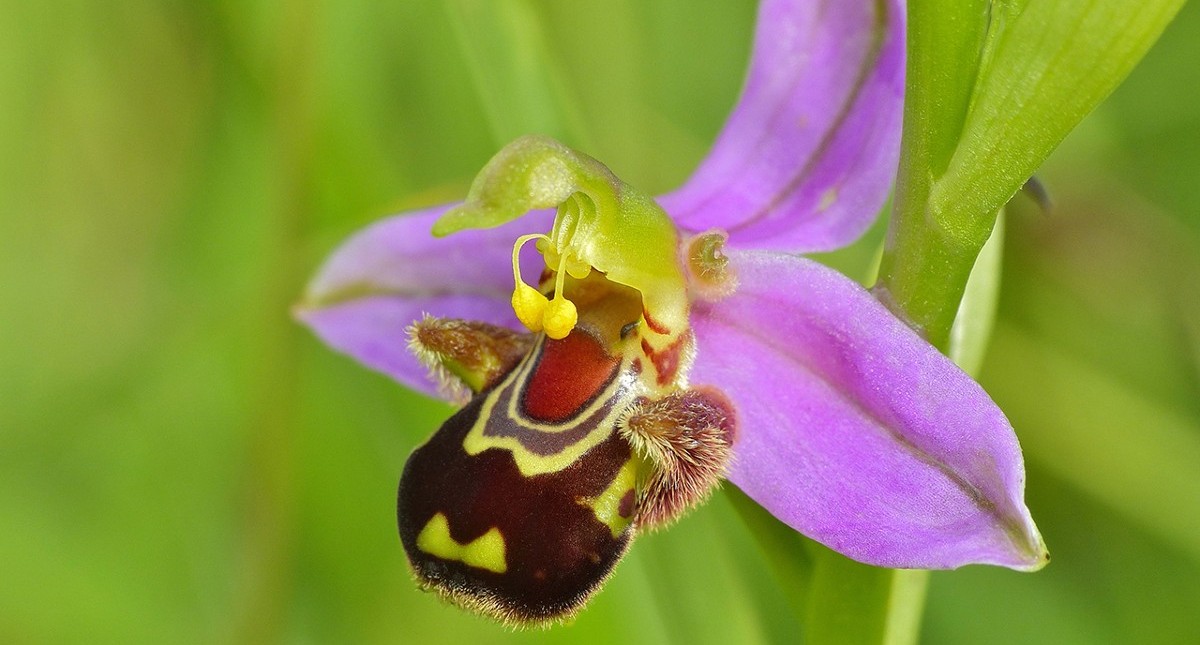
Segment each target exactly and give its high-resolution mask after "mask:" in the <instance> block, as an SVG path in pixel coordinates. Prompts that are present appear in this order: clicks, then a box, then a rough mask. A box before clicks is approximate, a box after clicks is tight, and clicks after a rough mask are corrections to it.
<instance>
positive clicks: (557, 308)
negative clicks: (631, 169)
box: [433, 136, 692, 387]
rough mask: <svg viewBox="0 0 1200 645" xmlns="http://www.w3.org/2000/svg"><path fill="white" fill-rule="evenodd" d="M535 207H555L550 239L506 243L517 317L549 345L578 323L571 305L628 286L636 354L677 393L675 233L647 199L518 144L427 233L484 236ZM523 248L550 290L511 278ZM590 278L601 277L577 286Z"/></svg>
mask: <svg viewBox="0 0 1200 645" xmlns="http://www.w3.org/2000/svg"><path fill="white" fill-rule="evenodd" d="M545 208H556V209H557V212H556V216H555V219H554V225H553V227H552V229H551V230H550V233H549V234H543V233H532V234H529V235H522V236H520V237H518V238H517V240H516V241H515V243H514V244H513V252H512V265H513V287H514V288H513V294H512V299H511V302H512V307H513V311H514V313H516V315H517V318H518V319H519V320H520V321H521V323H522V324H523V325H525V327H527V328H528V329H529V330H531V331H533V332H535V333H536V332H544V333H545V334H546V336H547V337H549V338H551V339H554V340H559V339H562V338H565V337H566V336H567V335H568V334H570V333H571V331H572V330H573V329H574V328H575V327H576V325H578V324H579V319H580V315H581V314H580V311H579V309H578V308H577V306H578V307H590V306H591V304H590V302H591V299H593V298H592V295H594V292H595V291H596V290H597V289H598V290H599V291H606V290H608V289H610V288H612V287H614V286H615V285H621V286H624V287H630V288H632V289H633V290H635V291H636V292H637V293H638V294H640V296H641V298H640V300H641V305H642V312H641V313H642V315H641V318H640V320H635V321H633V322H634V323H635V325H636V327H637V329H638V339H639V341H640V345H641V347H642V351H643V352H644V353H645V354H646V355H647V356H648V357H649V358H650V359H651V360H655V361H657V362H658V363H662V364H663V365H664V370H662V375H664V376H665V378H664V382H663V383H662V386H663V387H680V386H682V385H683V384H684V382H685V374H686V372H687V369H686V367H687V364H688V362H689V361H688V360H687V357H688V356H690V347H691V345H692V342H691V332H690V325H689V323H688V309H689V306H690V302H689V291H688V285H687V280H686V278H685V275H684V271H685V267H684V266H683V263H682V261H681V258H680V255H679V236H678V234H677V232H676V230H675V225H674V224H673V223H672V222H671V219H670V218H669V217H668V216H667V214H666V213H665V212H664V211H663V210H662V208H660V207H659V206H658V204H656V203H655V202H654V200H653V199H651V198H650V197H648V196H646V195H645V194H643V193H641V192H640V191H638V190H637V189H635V188H633V187H631V186H629V185H628V184H625V183H624V182H622V181H621V180H620V179H618V178H617V177H616V176H615V175H613V173H612V171H610V170H609V169H608V168H606V167H605V166H604V165H603V164H601V163H600V162H598V161H596V160H595V159H592V158H591V157H588V156H587V155H584V154H581V153H578V152H575V151H574V150H571V149H570V148H567V147H566V146H564V145H562V144H560V143H558V142H557V141H554V140H552V139H547V138H545V137H535V136H530V137H523V138H521V139H518V140H517V141H514V142H513V143H512V144H509V145H508V146H507V147H505V148H504V149H503V150H501V151H500V152H499V153H497V154H496V156H495V157H493V158H492V160H491V161H489V162H488V164H487V166H485V167H484V169H483V171H481V172H480V173H479V176H478V177H476V179H475V182H474V183H473V184H472V185H471V190H470V192H469V193H468V195H467V200H466V202H465V203H463V204H462V205H461V206H459V207H457V208H454V209H451V210H449V211H447V212H446V213H445V214H444V215H443V216H442V217H441V218H440V219H439V220H438V221H437V222H436V223H435V224H434V228H433V234H434V235H437V236H442V235H448V234H451V233H454V232H455V231H460V230H463V229H469V228H490V227H493V226H498V225H500V224H503V223H505V222H508V221H511V220H513V219H516V218H517V217H520V216H521V215H523V214H525V213H527V212H529V211H531V210H538V209H545ZM531 240H536V243H537V248H538V251H539V252H540V253H541V254H542V256H543V257H544V258H545V262H546V266H547V268H549V269H550V270H551V271H552V272H553V274H554V283H553V286H552V290H548V289H547V287H548V286H550V285H548V284H541V283H538V284H535V285H531V284H529V283H527V282H525V280H524V279H523V278H522V277H521V269H520V253H521V248H522V247H523V246H524V245H525V244H526V243H527V242H529V241H531ZM593 270H595V271H596V272H597V273H599V274H601V279H588V280H585V278H588V277H589V274H591V273H592V271H593ZM568 278H571V280H568ZM606 285H607V286H606ZM564 289H566V290H567V291H569V292H570V295H571V298H570V299H568V298H567V294H566V293H564ZM547 293H548V294H549V296H547ZM589 294H592V295H589ZM585 318H586V316H585ZM656 357H657V358H656ZM663 357H668V358H663ZM669 357H678V358H669Z"/></svg>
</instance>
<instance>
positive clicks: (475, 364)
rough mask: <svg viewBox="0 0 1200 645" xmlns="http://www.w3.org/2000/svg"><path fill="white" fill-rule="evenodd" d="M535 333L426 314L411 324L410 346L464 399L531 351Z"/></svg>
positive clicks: (444, 387)
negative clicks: (469, 392)
mask: <svg viewBox="0 0 1200 645" xmlns="http://www.w3.org/2000/svg"><path fill="white" fill-rule="evenodd" d="M532 345H533V335H532V334H524V333H518V332H515V331H513V330H511V329H508V328H505V327H498V326H496V325H489V324H487V323H481V322H474V321H470V320H458V319H453V318H434V317H433V316H428V315H427V316H425V317H424V318H422V319H421V320H418V321H417V322H415V323H413V324H412V326H411V327H409V328H408V346H409V349H411V350H412V352H413V353H414V354H415V355H416V356H417V358H418V359H420V361H421V362H422V363H424V364H425V365H426V366H427V367H429V369H430V372H431V373H432V374H433V376H434V378H435V379H436V380H437V382H438V383H439V384H441V386H442V390H443V391H445V392H446V393H447V394H450V395H452V398H453V399H456V400H465V399H466V398H467V397H466V393H465V392H463V386H466V388H468V389H469V390H470V391H472V392H481V391H483V390H486V389H487V388H489V387H491V386H492V385H493V384H494V383H495V382H496V379H498V378H500V377H501V376H502V375H504V374H507V373H508V371H509V370H511V369H512V368H513V366H514V365H516V364H517V363H518V362H520V360H521V359H522V358H523V357H524V356H525V354H527V353H528V352H529V348H530V347H531V346H532Z"/></svg>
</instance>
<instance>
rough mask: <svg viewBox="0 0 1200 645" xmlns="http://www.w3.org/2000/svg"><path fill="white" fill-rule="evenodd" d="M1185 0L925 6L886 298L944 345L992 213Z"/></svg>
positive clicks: (975, 0)
mask: <svg viewBox="0 0 1200 645" xmlns="http://www.w3.org/2000/svg"><path fill="white" fill-rule="evenodd" d="M1182 4H1183V3H1182V0H1138V1H1133V0H1010V1H1008V2H1003V1H999V0H998V1H996V2H992V3H987V2H984V1H983V0H971V1H964V0H914V1H913V2H911V3H910V5H909V61H908V80H907V104H906V106H905V116H904V126H905V131H904V143H903V151H902V156H901V167H900V174H899V177H898V179H897V186H896V201H895V209H894V217H893V220H892V225H891V229H890V231H889V246H888V249H887V251H886V252H885V254H884V258H883V263H882V267H881V282H880V286H879V288H878V292H879V293H880V295H881V297H882V298H883V299H884V300H885V302H887V303H888V304H889V305H890V306H892V307H893V309H895V310H897V311H898V312H899V313H902V314H903V315H905V316H907V317H908V319H909V320H910V322H911V323H912V324H913V325H914V326H915V327H917V328H918V329H919V330H921V331H922V332H923V333H924V334H925V335H926V336H927V337H928V338H929V339H930V341H931V342H933V343H934V344H935V345H937V346H938V347H941V348H943V349H944V348H945V347H946V346H947V342H948V337H949V333H950V327H951V324H952V323H953V320H954V316H955V313H956V312H957V310H958V301H959V299H960V298H961V296H962V294H963V290H964V289H965V287H966V282H967V277H968V276H969V274H970V271H971V267H972V265H973V264H974V262H975V258H976V256H977V255H978V253H979V250H980V248H981V247H982V246H983V244H984V242H985V241H986V240H987V238H988V236H989V234H990V233H991V230H992V225H993V224H994V222H995V213H996V212H998V211H999V209H1000V208H1001V207H1002V206H1003V205H1004V204H1005V202H1007V201H1008V199H1009V198H1010V197H1012V195H1013V194H1014V193H1015V192H1016V191H1017V190H1018V189H1019V188H1020V187H1021V185H1022V184H1023V183H1024V182H1025V180H1026V179H1028V178H1029V177H1030V176H1031V175H1032V174H1033V172H1034V171H1035V170H1036V169H1037V168H1038V166H1040V165H1041V163H1042V161H1043V160H1045V158H1046V157H1047V156H1048V155H1049V154H1050V152H1051V151H1052V150H1054V148H1055V147H1056V146H1057V145H1058V144H1059V142H1061V141H1062V140H1063V138H1064V137H1065V136H1066V135H1067V133H1068V132H1070V131H1071V129H1073V128H1074V127H1075V125H1076V124H1078V123H1079V121H1080V120H1082V119H1083V117H1084V116H1086V115H1087V114H1088V113H1089V112H1090V111H1091V110H1092V109H1093V108H1094V107H1095V106H1096V105H1097V104H1098V103H1099V102H1100V101H1101V100H1103V99H1104V97H1106V96H1108V94H1109V93H1110V92H1112V90H1113V89H1114V88H1115V87H1116V86H1117V84H1118V83H1120V82H1121V80H1122V79H1124V78H1125V76H1126V75H1127V74H1128V73H1129V71H1130V70H1131V69H1133V66H1134V65H1135V64H1136V63H1137V62H1138V60H1140V59H1141V58H1142V56H1143V55H1144V54H1145V53H1146V51H1147V50H1148V49H1149V48H1150V45H1152V44H1153V43H1154V41H1155V40H1156V39H1157V38H1158V36H1159V34H1160V33H1161V32H1162V30H1163V29H1164V28H1165V27H1166V25H1167V23H1168V22H1170V20H1171V18H1172V17H1173V16H1174V15H1175V13H1176V12H1177V11H1178V10H1179V8H1180V7H1181V6H1182Z"/></svg>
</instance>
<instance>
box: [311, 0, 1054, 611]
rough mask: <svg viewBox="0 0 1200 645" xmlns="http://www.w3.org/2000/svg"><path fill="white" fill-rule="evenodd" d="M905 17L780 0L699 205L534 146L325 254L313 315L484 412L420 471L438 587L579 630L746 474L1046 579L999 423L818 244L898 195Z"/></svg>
mask: <svg viewBox="0 0 1200 645" xmlns="http://www.w3.org/2000/svg"><path fill="white" fill-rule="evenodd" d="M904 30H905V24H904V6H903V3H902V2H900V1H899V0H891V1H888V2H872V1H865V0H864V1H854V2H812V1H809V0H765V1H764V2H763V3H762V5H761V7H760V14H759V20H758V23H757V30H756V35H755V44H754V50H753V54H752V57H751V65H750V70H749V75H748V77H747V79H746V81H745V84H744V87H743V90H742V94H741V97H740V99H739V102H738V104H737V106H736V107H735V109H734V111H733V113H732V115H731V116H730V118H729V119H728V121H727V123H726V124H725V126H724V128H723V130H722V131H721V133H720V135H719V136H718V138H717V140H716V143H715V144H714V146H713V148H712V150H711V151H710V153H709V155H708V156H707V157H706V158H705V159H704V161H703V162H702V163H701V164H700V166H699V168H698V169H697V170H696V171H695V173H694V174H693V175H692V177H691V179H690V180H688V181H687V182H686V183H685V184H684V185H683V186H682V187H681V188H679V189H678V190H676V191H674V192H672V193H670V194H667V195H663V196H661V197H659V198H657V199H651V198H649V197H648V196H645V195H644V194H642V193H641V192H639V191H638V190H636V189H635V188H633V187H631V186H629V185H627V184H625V183H624V182H623V181H621V180H620V179H618V178H616V177H615V176H614V175H613V174H612V173H611V172H610V171H609V170H608V169H607V168H605V167H604V166H603V165H601V164H600V163H599V162H597V161H596V160H594V159H592V158H590V157H588V156H586V155H584V154H582V153H579V152H576V151H574V150H571V149H569V148H567V147H566V146H563V145H562V144H559V143H557V142H555V141H553V140H550V139H548V138H545V137H538V136H530V137H525V138H522V139H520V140H518V141H516V142H514V143H513V144H510V145H509V146H508V147H506V148H504V149H503V150H502V151H500V153H499V154H497V155H496V157H495V158H493V159H492V161H491V162H489V163H488V165H487V166H486V167H485V168H484V169H483V171H482V172H481V173H480V175H479V176H478V178H477V179H476V181H475V182H474V184H473V185H472V187H471V190H470V192H469V194H468V195H467V199H466V200H465V201H464V202H462V203H459V204H450V205H446V206H439V207H434V208H428V209H425V210H421V211H417V212H412V213H405V214H401V215H398V216H395V217H392V218H389V219H386V220H383V221H381V222H379V223H377V224H375V225H373V226H371V227H369V228H367V229H366V230H364V231H362V232H360V233H359V234H357V235H355V236H354V237H352V238H351V239H350V240H349V241H348V242H346V243H345V244H344V245H343V246H342V247H341V248H339V249H338V250H337V251H336V252H335V253H334V254H333V256H332V257H331V258H330V259H329V260H328V261H327V262H326V264H325V265H324V267H323V268H322V269H321V270H320V272H319V273H318V274H317V276H316V277H315V279H314V280H313V281H312V282H311V284H310V285H309V287H308V290H307V293H306V295H305V299H304V301H303V303H302V304H301V305H300V306H299V307H298V308H297V316H298V317H299V319H300V320H302V321H303V322H304V323H305V324H307V325H308V326H309V327H310V328H311V329H312V330H313V331H314V332H315V333H316V334H317V335H318V336H319V337H320V338H321V339H323V340H324V341H325V342H326V343H328V344H329V345H330V346H331V347H333V348H335V349H336V350H338V351H341V352H344V353H345V354H348V355H349V356H351V357H353V358H354V359H356V360H358V361H360V362H361V363H363V364H364V365H366V366H368V367H370V368H373V369H375V370H378V371H380V372H383V373H384V374H386V375H388V376H390V377H392V378H394V379H395V380H397V381H399V382H400V383H402V384H403V385H405V386H407V387H411V388H414V389H416V390H419V391H422V392H425V393H428V394H431V395H435V396H438V395H440V396H448V397H450V398H457V399H458V400H459V401H462V402H465V405H464V406H463V407H462V408H461V409H460V410H459V412H457V413H456V414H455V415H454V416H453V417H452V418H451V419H450V420H449V421H447V422H446V424H445V425H444V426H443V427H442V429H440V430H439V431H438V432H437V433H435V434H434V436H433V437H432V438H431V439H430V440H429V442H427V443H426V444H424V445H423V446H421V447H419V448H418V449H417V450H416V451H415V452H414V454H413V455H412V457H410V459H409V461H408V464H407V466H406V467H405V471H404V474H403V476H402V479H401V486H400V495H399V504H398V514H399V518H400V532H401V538H402V541H403V543H404V547H405V549H406V551H407V552H408V555H409V559H410V562H411V563H412V565H413V569H414V572H415V574H416V576H417V579H418V581H419V582H420V583H421V584H422V585H423V586H425V587H426V588H429V589H433V590H435V591H437V592H439V593H442V594H443V595H444V596H446V597H448V598H450V599H451V600H453V601H455V602H457V603H459V604H461V605H464V606H467V607H470V608H474V609H477V610H480V611H483V612H484V613H487V614H490V615H492V616H495V617H497V618H499V619H501V620H506V621H510V622H516V623H540V622H546V621H552V620H556V619H561V618H563V617H565V616H569V615H571V614H572V613H573V612H575V611H576V610H577V609H578V608H579V607H580V606H581V605H582V604H583V603H584V602H585V601H586V599H587V598H588V597H589V596H590V595H591V594H592V593H593V592H594V591H595V590H596V589H597V588H598V587H599V586H600V584H602V582H603V581H604V579H605V578H606V577H607V576H608V575H609V573H610V572H611V570H612V568H613V566H614V565H615V563H616V562H617V561H618V560H619V559H620V557H621V555H622V554H623V553H624V552H625V549H626V548H627V547H628V545H629V542H630V540H631V539H632V538H633V537H634V536H635V535H636V534H637V532H639V531H643V530H648V529H653V528H656V527H659V526H662V525H665V524H667V523H669V522H671V521H673V520H674V519H676V518H678V517H679V516H680V514H681V513H683V512H684V511H685V510H686V509H688V508H690V507H692V506H694V505H695V504H697V503H699V502H700V501H702V500H703V499H704V498H705V497H706V496H707V495H708V494H709V492H710V491H711V490H712V488H713V486H714V485H715V484H716V483H717V481H718V480H719V479H720V478H722V477H725V478H728V480H729V481H731V482H732V483H733V484H735V485H736V486H738V487H739V488H741V489H742V490H743V491H745V493H746V494H747V495H749V496H750V497H751V498H753V499H754V500H756V501H757V502H758V503H759V504H761V505H762V506H763V507H765V508H766V509H768V510H769V511H770V512H771V513H773V514H774V515H775V516H776V517H777V518H779V519H780V520H782V521H783V522H785V523H787V524H788V525H790V526H792V527H793V528H795V529H796V530H797V531H800V532H801V533H803V534H805V535H807V536H809V537H810V538H812V539H815V540H817V541H819V542H821V543H823V544H825V545H827V546H829V547H830V548H832V549H834V550H836V551H838V552H840V553H843V554H845V555H847V556H849V557H851V558H854V559H856V560H860V561H862V562H866V563H869V564H874V565H879V566H886V567H903V568H930V569H944V568H954V567H959V566H962V565H965V564H971V563H984V564H994V565H1000V566H1005V567H1010V568H1014V569H1020V570H1032V569H1036V568H1039V567H1040V566H1042V565H1043V564H1044V563H1045V561H1046V550H1045V547H1044V545H1043V543H1042V540H1041V537H1040V535H1039V534H1038V531H1037V528H1036V527H1035V525H1034V523H1033V521H1032V519H1031V517H1030V514H1029V511H1028V509H1027V508H1026V506H1025V503H1024V501H1023V496H1024V466H1023V463H1022V458H1021V452H1020V448H1019V446H1018V444H1017V440H1016V437H1015V435H1014V433H1013V429H1012V427H1011V426H1010V424H1009V423H1008V421H1007V420H1006V418H1005V416H1004V415H1003V413H1002V412H1001V411H1000V409H999V408H998V407H997V406H996V405H995V403H993V402H992V400H991V399H990V398H989V397H988V395H987V394H986V393H985V392H984V391H983V389H982V388H981V387H980V386H979V385H978V384H976V383H975V382H974V381H973V380H972V379H971V378H970V377H969V376H967V375H966V374H965V373H964V372H962V371H961V370H960V369H959V368H958V367H956V366H955V365H954V364H953V363H952V362H951V361H950V360H948V359H947V358H946V357H945V356H943V355H942V354H941V353H939V352H938V350H937V349H935V348H934V347H933V346H931V345H930V344H929V343H927V342H926V341H925V340H923V339H922V338H921V336H920V335H919V334H918V333H916V332H915V331H913V330H912V329H910V328H909V327H908V326H907V325H906V324H905V323H904V322H903V321H901V320H900V319H898V318H897V317H896V316H895V315H894V314H893V313H891V312H890V311H889V310H888V309H887V308H885V307H884V306H883V305H882V304H880V303H879V302H878V301H877V300H876V299H874V298H873V297H872V295H871V294H870V293H869V292H868V291H866V290H865V289H863V288H862V287H860V286H859V285H858V284H856V283H855V282H854V281H852V280H850V279H849V278H847V277H845V276H843V275H841V274H839V273H837V272H836V271H834V270H832V269H829V268H826V267H824V266H822V265H821V264H818V263H816V262H814V261H812V260H808V259H805V258H803V257H801V256H800V255H799V254H800V253H804V252H814V251H826V250H831V249H835V248H838V247H841V246H844V245H846V244H848V243H850V242H851V241H853V240H855V239H856V238H858V237H859V236H860V235H861V234H862V233H863V232H864V231H865V229H866V228H867V227H868V226H869V225H870V224H871V222H872V221H873V220H874V219H875V217H876V215H877V213H878V211H879V210H880V208H881V207H882V205H883V203H884V201H885V199H886V197H887V192H888V189H889V186H890V184H891V181H892V179H893V177H894V175H895V171H896V166H897V160H898V155H899V139H900V125H901V113H902V104H903V90H904V33H905V32H904ZM527 242H534V244H526V243H527ZM535 247H536V248H535ZM510 269H511V270H512V272H511V273H510V272H509V270H510ZM526 278H531V279H532V280H533V284H529V283H527V282H526V281H525V280H526ZM431 368H432V370H433V372H434V373H435V377H436V378H433V379H430V378H429V375H430V370H431Z"/></svg>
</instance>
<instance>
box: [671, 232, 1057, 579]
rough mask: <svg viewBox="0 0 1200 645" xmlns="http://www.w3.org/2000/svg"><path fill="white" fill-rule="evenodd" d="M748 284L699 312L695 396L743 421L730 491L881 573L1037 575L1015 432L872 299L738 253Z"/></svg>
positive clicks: (781, 259) (960, 375) (791, 261)
mask: <svg viewBox="0 0 1200 645" xmlns="http://www.w3.org/2000/svg"><path fill="white" fill-rule="evenodd" d="M731 266H733V267H734V268H735V270H736V272H737V274H738V277H739V280H740V283H741V286H740V288H739V289H738V291H737V292H736V293H735V294H734V295H733V296H731V297H729V298H726V299H724V300H721V301H718V302H716V303H707V304H704V303H698V304H697V305H696V307H695V309H694V316H693V325H694V329H695V332H696V343H697V348H696V350H697V351H696V356H697V358H696V364H695V367H694V368H693V371H692V378H691V380H692V382H693V383H695V384H713V385H717V386H718V387H720V388H721V389H722V390H723V391H724V392H725V393H726V394H727V395H728V396H729V397H730V398H731V399H732V400H733V402H734V404H735V406H736V407H737V409H738V414H739V428H740V429H741V431H740V432H739V439H738V443H737V444H735V446H734V454H735V463H734V465H733V468H732V472H731V473H730V480H731V481H733V482H734V483H735V484H737V485H738V487H740V488H741V489H742V490H743V491H745V492H746V493H747V494H748V495H750V497H752V498H753V499H754V500H756V501H757V502H758V503H759V504H762V505H763V506H764V507H765V508H766V509H767V510H769V511H770V512H771V513H772V514H773V515H775V516H776V517H778V518H779V519H780V520H782V521H784V522H785V523H787V524H788V525H790V526H792V527H793V528H795V529H796V530H798V531H800V532H802V533H804V534H805V535H807V536H809V537H811V538H813V539H815V540H817V541H819V542H821V543H823V544H825V545H827V546H829V547H830V548H832V549H834V550H835V551H838V552H840V553H843V554H845V555H847V556H849V557H851V558H854V559H856V560H860V561H863V562H866V563H869V564H875V565H879V566H887V567H899V568H927V569H947V568H954V567H958V566H962V565H965V564H972V563H979V564H996V565H1001V566H1005V567H1010V568H1013V569H1036V568H1039V567H1041V566H1042V565H1044V564H1045V561H1046V557H1047V556H1046V551H1045V547H1044V545H1043V543H1042V541H1041V537H1040V535H1039V534H1038V531H1037V528H1036V527H1035V526H1034V524H1033V520H1032V518H1031V517H1030V515H1029V511H1028V509H1027V508H1026V507H1025V503H1024V501H1023V499H1024V487H1025V470H1024V465H1023V463H1022V461H1021V451H1020V447H1019V446H1018V444H1017V438H1016V435H1015V434H1014V433H1013V430H1012V426H1011V425H1009V423H1008V420H1007V419H1005V417H1004V414H1003V413H1002V412H1001V411H1000V409H999V408H998V407H997V406H996V404H995V403H993V402H992V400H991V399H990V398H989V397H988V395H987V393H986V392H984V391H983V388H981V387H980V386H979V385H978V384H976V383H975V382H974V381H973V380H971V378H970V377H969V376H967V375H966V373H964V372H963V371H962V370H960V369H959V368H958V367H957V366H955V365H954V364H953V363H952V362H950V360H949V359H947V358H946V357H945V356H943V355H942V354H941V353H939V352H938V351H937V350H936V349H934V348H933V347H932V346H931V345H930V344H929V343H927V342H925V341H924V340H922V339H921V338H920V337H918V336H917V334H916V333H915V332H913V331H912V330H911V329H909V328H908V327H907V326H906V325H904V324H903V323H902V322H900V321H899V320H898V319H897V318H895V317H894V316H893V315H892V314H891V313H889V312H888V311H887V309H885V308H884V307H883V306H882V305H881V304H879V302H877V301H876V300H875V299H874V298H873V297H871V295H870V294H869V293H867V292H866V291H865V290H864V289H863V288H862V287H860V286H859V285H857V284H855V283H854V282H852V281H851V280H849V279H848V278H846V277H845V276H843V275H841V274H839V273H837V272H836V271H833V270H832V269H829V268H827V267H824V266H822V265H820V264H817V263H815V262H812V261H810V260H806V259H803V258H799V257H796V256H790V255H783V254H776V253H766V252H736V251H735V252H732V253H731Z"/></svg>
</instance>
